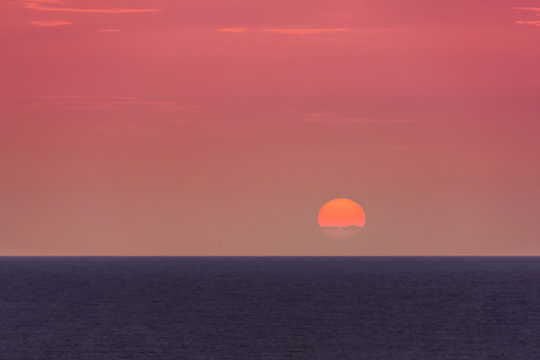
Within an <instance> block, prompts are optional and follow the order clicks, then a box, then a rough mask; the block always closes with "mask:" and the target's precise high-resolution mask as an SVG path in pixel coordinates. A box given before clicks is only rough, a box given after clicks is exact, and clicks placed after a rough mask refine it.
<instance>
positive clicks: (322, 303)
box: [0, 258, 540, 360]
mask: <svg viewBox="0 0 540 360" xmlns="http://www.w3.org/2000/svg"><path fill="white" fill-rule="evenodd" d="M0 359H13V360H24V359H40V360H42V359H141V360H142V359H144V360H150V359H216V360H220V359H250V360H254V359H310V360H312V359H324V360H330V359H415V360H420V359H426V360H427V359H429V360H432V359H475V360H478V359H490V360H491V359H512V360H520V359H540V258H0Z"/></svg>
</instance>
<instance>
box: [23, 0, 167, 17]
mask: <svg viewBox="0 0 540 360" xmlns="http://www.w3.org/2000/svg"><path fill="white" fill-rule="evenodd" d="M43 3H46V4H59V3H60V2H57V1H54V0H52V1H43V0H41V1H25V2H23V6H24V7H25V8H27V9H31V10H38V11H50V12H53V11H54V12H73V13H97V14H128V13H131V14H135V13H152V12H158V11H161V10H160V9H103V8H101V9H79V8H67V7H50V6H44V5H41V4H43Z"/></svg>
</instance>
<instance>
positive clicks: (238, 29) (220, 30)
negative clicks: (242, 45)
mask: <svg viewBox="0 0 540 360" xmlns="http://www.w3.org/2000/svg"><path fill="white" fill-rule="evenodd" d="M217 31H219V32H229V33H241V32H246V31H248V28H239V27H234V28H219V29H217Z"/></svg>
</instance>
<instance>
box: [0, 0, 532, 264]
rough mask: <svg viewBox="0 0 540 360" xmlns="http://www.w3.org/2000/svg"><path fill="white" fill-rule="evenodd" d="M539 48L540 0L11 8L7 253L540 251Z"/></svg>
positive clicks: (1, 118)
mask: <svg viewBox="0 0 540 360" xmlns="http://www.w3.org/2000/svg"><path fill="white" fill-rule="evenodd" d="M539 42H540V0H535V1H532V0H494V1H470V0H456V1H452V2H449V1H428V0H422V1H420V0H362V1H358V0H350V1H343V0H337V1H336V0H333V1H330V0H324V1H322V0H314V1H309V2H306V1H297V0H271V1H270V0H268V1H256V0H238V1H214V0H186V1H176V0H156V1H143V0H136V1H134V0H130V1H127V0H123V1H122V0H110V1H104V0H93V1H90V0H79V1H75V0H64V1H62V0H58V1H56V0H39V1H38V0H34V1H30V0H29V1H22V0H21V1H18V0H7V1H3V2H1V3H0V65H1V66H0V161H1V164H2V173H1V177H0V185H1V186H2V187H1V189H2V190H1V191H0V204H1V206H0V255H504V254H506V255H540V241H539V240H538V235H539V233H540V221H538V219H537V217H538V215H539V214H540V188H539V184H540V167H539V166H538V159H539V157H540V145H539V144H538V143H539V141H538V139H539V138H540V124H539V123H538V121H539V120H540V102H539V98H538V97H539V95H538V94H540V67H539V65H538V64H540V46H539ZM335 197H348V198H351V199H353V200H355V201H357V202H358V203H360V204H361V205H362V206H363V207H364V209H365V211H366V217H367V221H366V227H365V228H364V229H363V230H362V233H361V234H360V235H359V236H358V237H357V238H355V239H347V240H338V239H328V238H325V237H324V235H323V234H322V233H321V231H320V230H319V229H318V226H317V214H318V211H319V209H320V207H321V206H322V205H323V204H324V203H325V202H326V201H328V200H330V199H332V198H335Z"/></svg>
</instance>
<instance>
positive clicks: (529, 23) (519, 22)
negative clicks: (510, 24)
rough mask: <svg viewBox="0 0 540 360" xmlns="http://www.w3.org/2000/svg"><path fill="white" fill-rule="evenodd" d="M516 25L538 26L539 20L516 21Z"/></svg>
mask: <svg viewBox="0 0 540 360" xmlns="http://www.w3.org/2000/svg"><path fill="white" fill-rule="evenodd" d="M516 24H520V25H534V26H540V20H533V21H527V20H520V21H516Z"/></svg>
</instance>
